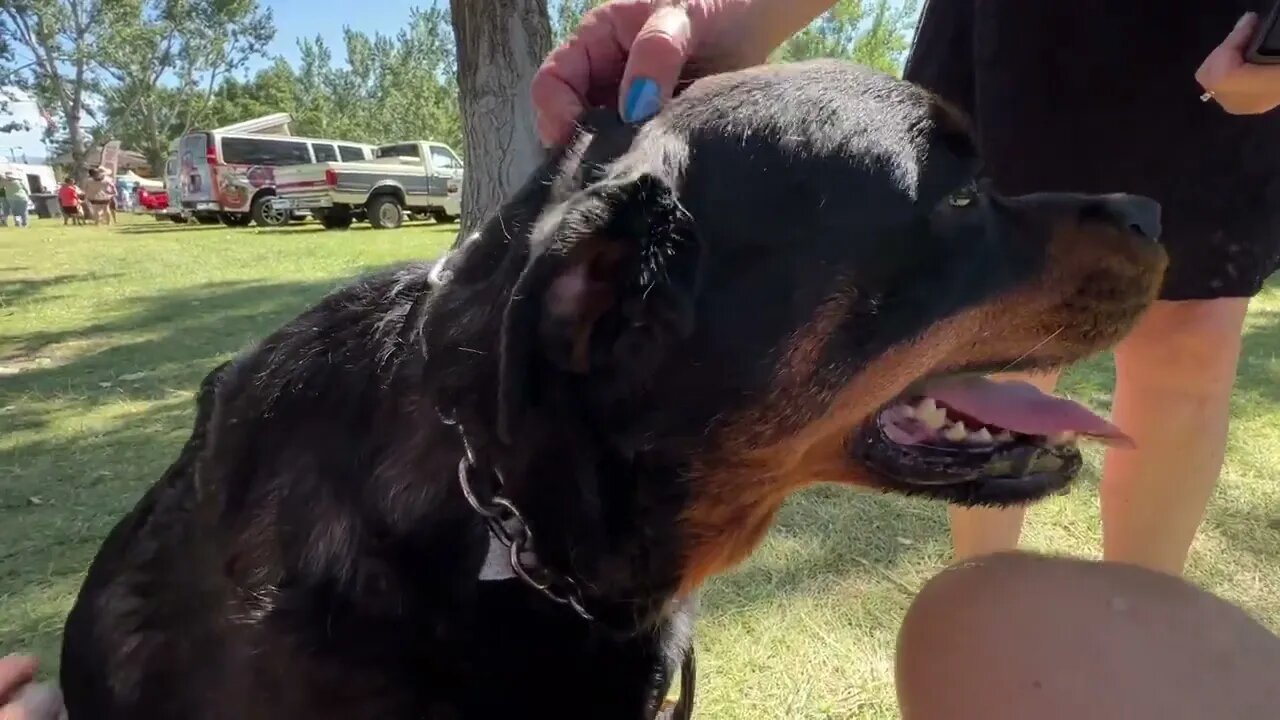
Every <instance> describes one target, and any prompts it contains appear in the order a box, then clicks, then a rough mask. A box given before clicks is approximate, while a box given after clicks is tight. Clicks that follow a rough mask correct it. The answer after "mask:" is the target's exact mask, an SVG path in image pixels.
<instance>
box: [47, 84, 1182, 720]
mask: <svg viewBox="0 0 1280 720" xmlns="http://www.w3.org/2000/svg"><path fill="white" fill-rule="evenodd" d="M979 175H980V158H979V157H978V154H977V152H976V150H975V147H974V142H973V140H972V138H971V135H970V132H969V130H968V127H967V122H966V119H965V118H964V117H962V116H961V115H960V114H957V112H956V111H954V110H953V109H951V108H949V107H948V106H947V105H946V104H944V103H943V102H940V101H939V100H938V99H937V98H935V97H933V96H931V95H930V94H929V93H927V92H925V91H924V90H922V89H920V88H918V87H916V86H913V85H911V84H908V83H905V82H902V81H899V80H896V79H893V78H891V77H888V76H886V75H881V74H878V73H874V72H870V71H867V70H864V69H861V68H859V67H856V66H853V65H850V64H845V63H840V62H835V61H820V62H811V63H803V64H793V65H780V66H771V67H763V68H757V69H752V70H747V71H743V72H737V73H730V74H724V75H720V76H715V77H710V78H707V79H703V80H700V81H698V82H696V83H694V84H693V85H692V86H690V87H689V88H688V89H687V90H686V91H685V92H684V93H682V94H681V95H680V96H679V97H678V98H676V99H675V100H674V101H673V102H672V103H671V104H670V105H669V106H668V107H667V108H666V109H664V110H663V112H661V113H660V114H659V115H658V116H657V117H656V118H654V119H653V120H651V121H649V122H647V123H645V124H643V125H641V126H632V125H626V124H622V123H620V122H619V121H618V120H617V119H616V118H615V117H614V115H613V114H612V113H608V112H591V113H588V114H587V115H586V116H584V118H583V120H582V122H581V129H580V132H579V133H578V134H577V137H576V138H575V139H574V140H573V141H572V142H570V143H569V144H568V145H567V146H566V147H563V148H561V149H559V150H558V151H556V152H555V153H554V157H551V158H549V159H548V160H547V162H546V163H545V164H544V165H543V166H542V167H541V168H540V169H539V170H537V171H536V173H535V174H534V175H533V176H532V177H531V178H530V179H529V181H528V183H527V184H526V185H525V186H524V187H523V188H522V189H521V190H519V192H517V193H516V194H515V195H514V197H512V198H510V199H509V201H508V202H507V203H506V204H505V205H504V206H503V207H502V208H501V209H500V210H499V211H498V212H496V214H495V215H494V217H493V218H492V219H491V220H489V221H488V222H487V223H486V224H485V225H484V226H483V228H482V229H481V230H480V232H478V233H476V234H475V235H473V236H471V237H469V238H467V240H466V241H465V242H463V243H462V244H460V246H459V248H458V249H457V250H455V251H454V252H452V253H450V254H449V255H448V256H447V257H446V258H444V259H443V260H441V261H439V262H437V263H434V264H417V265H411V266H408V267H404V268H401V269H396V270H392V271H387V272H384V273H381V274H378V275H375V276H373V277H368V278H365V279H362V280H359V281H358V282H355V283H354V284H352V285H350V286H349V287H346V288H345V289H342V290H338V291H336V292H334V293H332V294H330V295H329V296H328V297H326V298H324V299H323V300H321V301H320V302H319V303H318V304H317V305H316V306H314V307H313V308H311V309H310V310H308V311H306V312H304V313H303V314H302V315H301V316H299V317H298V318H297V319H296V320H293V321H292V322H289V323H288V324H287V325H285V326H284V327H283V328H281V329H280V330H279V331H277V332H275V333H274V334H273V335H271V336H269V337H268V338H266V339H265V340H264V341H262V342H261V344H259V345H257V346H256V347H255V348H253V349H251V350H249V351H248V352H246V353H244V354H242V355H241V356H239V357H238V358H237V359H235V360H234V361H232V362H231V363H229V364H227V365H226V366H224V367H221V368H219V369H217V370H216V371H214V372H213V373H212V374H211V375H210V376H209V378H208V379H207V380H206V382H205V384H204V387H203V388H202V390H201V391H200V398H199V408H198V413H197V417H196V421H195V428H194V431H193V432H192V435H191V439H190V441H189V442H188V443H187V444H186V446H185V447H184V448H183V449H182V451H181V454H180V456H179V458H178V460H177V461H176V463H175V464H174V465H173V466H172V467H171V468H170V469H169V471H168V472H167V474H166V476H165V477H164V478H163V479H162V480H161V481H160V482H159V483H158V484H157V485H156V486H155V487H153V488H152V489H151V490H150V491H149V492H148V493H147V495H146V496H145V497H144V498H143V500H142V501H141V503H140V504H139V505H138V506H137V508H136V509H135V510H134V511H133V512H132V514H130V515H129V516H128V517H126V518H125V519H124V520H123V521H122V522H121V523H120V524H119V525H118V526H117V527H116V528H115V530H114V531H113V532H112V533H111V535H110V536H109V537H108V538H107V540H106V542H105V544H104V546H103V548H102V550H101V552H100V553H99V555H98V557H97V559H96V560H95V561H94V564H93V566H92V568H91V569H90V571H89V574H88V578H87V580H86V581H85V584H84V587H83V589H82V591H81V593H80V596H79V599H78V601H77V602H76V605H75V607H74V609H73V611H72V613H71V615H70V617H69V619H68V621H67V627H66V636H65V645H64V649H63V662H62V677H61V680H62V685H63V689H64V692H65V693H66V699H67V703H68V707H69V710H70V715H71V718H72V720H93V719H95V718H98V719H103V720H106V719H108V718H109V719H112V720H151V719H156V720H159V719H165V720H194V719H198V718H209V719H213V718H218V719H222V718H226V719H228V720H231V719H234V720H252V719H255V718H262V719H267V718H270V719H271V720H281V719H284V718H296V719H298V720H322V719H324V718H333V719H335V720H337V719H341V720H350V719H351V718H377V719H379V720H396V719H404V720H409V719H411V718H412V719H414V720H418V719H421V718H430V719H432V720H446V719H449V720H481V719H486V720H487V719H492V718H514V717H527V716H533V715H542V716H546V717H556V718H584V719H585V718H593V719H594V718H633V719H636V720H640V719H642V718H652V717H654V715H655V713H657V712H659V706H660V705H661V704H662V700H663V698H664V697H665V696H666V695H667V694H668V691H669V690H671V687H670V686H671V685H673V684H674V678H675V676H676V675H677V672H678V666H679V660H680V658H682V657H684V653H685V649H686V648H687V646H688V644H689V642H690V625H691V622H692V615H693V613H694V612H695V607H694V598H695V595H696V593H697V591H698V588H699V586H701V585H702V584H703V582H704V581H705V580H706V579H707V578H709V577H711V576H712V575H714V574H716V573H719V572H722V571H725V570H727V569H729V568H732V567H733V566H734V565H735V563H738V562H739V561H741V560H742V559H743V558H745V557H746V556H747V555H748V554H749V553H750V552H751V551H752V549H753V548H754V547H755V546H756V545H757V544H758V543H759V542H760V541H761V540H762V538H763V537H764V536H765V534H766V532H767V530H768V528H769V526H770V523H771V521H772V519H773V517H774V515H775V513H776V512H777V510H778V508H779V506H780V505H781V504H782V503H783V501H784V499H785V498H786V497H787V496H788V495H789V494H790V493H792V492H794V491H796V490H798V489H800V488H803V487H806V486H808V485H812V484H814V483H842V484H847V485H854V486H863V487H866V488H873V489H878V490H888V491H895V492H899V493H908V494H916V495H925V496H929V497H933V498H937V499H938V500H945V501H952V502H958V503H965V504H994V505H999V504H1008V503H1025V502H1029V501H1033V500H1035V499H1037V498H1040V497H1042V496H1045V495H1046V494H1049V493H1053V492H1055V491H1058V490H1061V489H1063V488H1064V487H1065V486H1067V484H1068V483H1069V482H1070V481H1071V480H1072V478H1073V476H1074V475H1075V474H1076V473H1077V472H1078V470H1079V468H1080V454H1079V451H1078V449H1077V446H1076V440H1077V439H1080V438H1094V439H1098V440H1102V441H1105V442H1112V443H1124V442H1127V438H1126V437H1125V436H1124V435H1123V433H1122V432H1120V431H1119V429H1117V428H1115V427H1113V426H1112V425H1110V424H1109V423H1107V422H1106V421H1104V420H1102V419H1101V418H1098V417H1097V416H1095V415H1093V414H1092V413H1090V412H1088V411H1087V410H1085V409H1083V408H1082V407H1080V406H1078V405H1075V404H1074V403H1071V402H1069V401H1066V400H1061V399H1057V398H1053V397H1049V396H1045V395H1041V394H1040V393H1038V392H1037V391H1035V390H1034V389H1033V388H1031V387H1029V386H1026V385H1019V384H1012V383H997V382H992V381H989V380H986V379H984V376H985V374H987V373H990V372H993V371H1002V370H1030V369H1035V368H1058V367H1061V366H1063V365H1066V364H1068V363H1072V362H1074V361H1077V360H1080V359H1081V358H1084V357H1086V356H1088V355H1090V354H1092V353H1095V352H1098V351H1102V350H1104V349H1106V348H1108V347H1110V346H1112V345H1113V344H1115V343H1116V342H1117V341H1118V340H1119V339H1120V338H1121V337H1122V336H1123V335H1124V334H1125V333H1126V332H1127V331H1128V330H1129V329H1130V328H1131V327H1132V326H1133V324H1134V322H1135V320H1137V319H1138V317H1139V316H1140V314H1141V313H1143V311H1144V310H1145V309H1146V308H1147V306H1148V305H1149V304H1150V303H1151V302H1152V300H1153V299H1154V298H1155V296H1156V292H1157V289H1158V287H1159V285H1160V282H1161V277H1162V274H1163V271H1164V267H1165V263H1166V258H1165V254H1164V252H1163V250H1162V249H1161V247H1160V245H1159V244H1158V242H1157V236H1158V234H1159V222H1160V219H1159V214H1160V208H1159V206H1158V205H1157V204H1156V203H1154V202H1153V201H1151V200H1148V199H1145V198H1141V197H1133V196H1126V195H1111V196H1081V195H1070V194H1043V195H1035V196H1024V197H1003V196H1001V195H1000V194H998V192H997V191H996V189H994V188H991V187H988V186H986V185H985V184H984V183H983V182H981V181H980V180H979ZM686 708H687V706H686Z"/></svg>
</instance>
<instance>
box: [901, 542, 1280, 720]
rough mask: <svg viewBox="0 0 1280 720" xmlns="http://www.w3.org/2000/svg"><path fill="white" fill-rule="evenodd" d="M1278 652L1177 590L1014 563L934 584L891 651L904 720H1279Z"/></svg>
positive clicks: (1144, 579)
mask: <svg viewBox="0 0 1280 720" xmlns="http://www.w3.org/2000/svg"><path fill="white" fill-rule="evenodd" d="M1276 678H1280V638H1277V637H1276V636H1275V635H1273V634H1271V633H1270V632H1268V631H1267V629H1266V628H1264V627H1263V626H1262V625H1260V624H1259V623H1257V622H1256V621H1254V620H1253V619H1251V618H1250V617H1249V616H1247V615H1246V614H1245V613H1244V612H1243V611H1241V610H1240V609H1239V608H1236V607H1234V606H1232V605H1230V604H1228V603H1226V602H1224V601H1222V600H1220V599H1218V598H1215V597H1213V596H1212V595H1210V594H1208V593H1206V592H1204V591H1202V590H1199V589H1197V588H1195V587H1193V586H1192V585H1190V584H1188V583H1186V582H1184V581H1182V580H1181V579H1179V578H1175V577H1171V576H1169V575H1166V574H1163V573H1159V572H1153V571H1150V570H1145V569H1143V568H1139V567H1137V566H1133V565H1121V564H1118V563H1096V562H1088V561H1083V560H1065V559H1053V558H1045V557H1037V556H1032V555H1024V554H1019V553H1011V554H1005V555H998V556H990V557H985V558H981V559H978V560H975V561H971V562H967V563H961V564H959V565H957V566H955V567H953V568H951V569H948V570H945V571H943V572H942V573H941V574H939V575H938V576H937V577H935V578H934V579H933V580H931V581H929V583H927V584H926V585H925V587H924V589H923V590H922V591H921V592H920V594H919V595H918V596H917V597H916V599H915V601H914V602H913V604H912V606H911V608H910V610H908V612H907V617H906V619H905V621H904V622H903V626H902V631H901V633H900V635H899V639H898V654H897V681H898V697H899V704H900V706H901V710H902V717H903V720H979V719H981V720H1014V719H1015V718H1016V719H1017V720H1025V719H1026V718H1035V719H1036V720H1079V719H1080V718H1090V719H1091V720H1122V719H1123V720H1192V718H1195V719H1196V720H1203V719H1204V718H1213V720H1246V719H1248V720H1254V719H1256V718H1275V717H1280V683H1277V682H1276Z"/></svg>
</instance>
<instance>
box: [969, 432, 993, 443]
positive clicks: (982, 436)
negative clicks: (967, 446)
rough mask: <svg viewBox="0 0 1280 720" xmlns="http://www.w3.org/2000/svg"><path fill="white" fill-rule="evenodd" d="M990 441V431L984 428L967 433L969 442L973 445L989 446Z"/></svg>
mask: <svg viewBox="0 0 1280 720" xmlns="http://www.w3.org/2000/svg"><path fill="white" fill-rule="evenodd" d="M991 439H992V438H991V431H990V430H988V429H986V428H982V429H980V430H978V431H977V432H971V433H969V442H971V443H973V444H974V445H990V444H991Z"/></svg>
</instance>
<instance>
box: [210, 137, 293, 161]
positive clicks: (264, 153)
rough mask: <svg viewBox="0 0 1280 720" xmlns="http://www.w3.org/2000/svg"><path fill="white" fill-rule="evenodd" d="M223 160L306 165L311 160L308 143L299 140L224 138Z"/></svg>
mask: <svg viewBox="0 0 1280 720" xmlns="http://www.w3.org/2000/svg"><path fill="white" fill-rule="evenodd" d="M222 162H224V163H226V164H228V165H275V166H281V165H306V164H308V163H310V162H312V160H311V151H310V150H309V149H308V148H307V144H306V143H304V142H299V141H297V140H268V139H266V138H238V137H224V138H222Z"/></svg>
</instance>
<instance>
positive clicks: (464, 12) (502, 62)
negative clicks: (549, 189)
mask: <svg viewBox="0 0 1280 720" xmlns="http://www.w3.org/2000/svg"><path fill="white" fill-rule="evenodd" d="M449 6H450V10H451V12H452V15H453V37H454V40H455V42H456V43H457V49H458V94H459V104H460V105H461V110H462V133H463V138H464V140H465V143H466V149H465V153H466V157H465V162H466V167H467V171H466V172H467V174H466V179H465V181H464V182H463V188H462V232H461V233H459V235H458V237H459V238H464V237H466V236H467V235H468V234H470V232H471V231H472V230H473V229H474V228H477V227H479V226H480V225H481V224H482V223H483V222H484V220H485V219H486V218H487V217H488V216H489V215H490V214H491V213H493V212H494V211H495V210H497V209H498V207H499V206H500V204H501V203H502V201H503V199H504V198H506V197H507V196H508V195H510V194H511V193H512V192H514V191H515V190H516V189H517V188H518V187H519V186H520V185H521V184H522V183H523V182H524V181H525V180H526V179H528V176H529V174H530V173H531V172H533V170H534V169H536V168H537V166H538V163H539V162H540V161H541V158H542V148H541V145H540V144H539V142H538V135H537V124H536V119H535V117H534V112H533V104H532V102H531V100H530V97H529V86H530V83H531V82H532V81H533V75H534V73H535V72H536V71H537V69H538V66H539V65H541V64H542V60H543V58H545V57H546V56H547V53H549V52H551V22H550V19H549V18H548V15H547V2H546V0H450V2H449Z"/></svg>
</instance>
